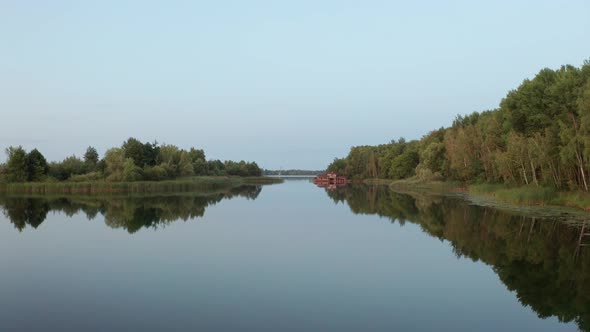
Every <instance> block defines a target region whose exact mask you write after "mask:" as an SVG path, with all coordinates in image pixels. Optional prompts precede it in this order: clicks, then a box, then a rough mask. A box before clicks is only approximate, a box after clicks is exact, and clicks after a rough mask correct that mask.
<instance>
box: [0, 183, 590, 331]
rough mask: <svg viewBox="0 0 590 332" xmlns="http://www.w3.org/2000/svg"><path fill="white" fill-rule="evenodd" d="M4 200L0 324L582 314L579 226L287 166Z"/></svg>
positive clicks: (356, 327) (210, 324)
mask: <svg viewBox="0 0 590 332" xmlns="http://www.w3.org/2000/svg"><path fill="white" fill-rule="evenodd" d="M0 207H1V208H2V209H3V210H4V213H3V214H0V263H1V266H2V269H1V271H2V273H1V281H2V282H1V283H0V331H49V330H55V331H115V330H124V331H131V330H143V331H161V330H163V331H173V330H189V331H195V330H212V331H221V330H247V331H391V330H400V331H403V330H408V331H439V330H444V331H475V330H477V331H498V330H504V331H529V330H530V331H576V330H578V329H583V330H584V329H585V330H588V329H589V326H590V262H589V261H590V252H589V253H586V252H584V251H583V250H582V251H580V252H579V254H578V256H577V257H574V252H575V250H576V245H575V241H574V239H576V237H577V232H576V231H577V229H575V228H574V227H571V226H567V225H565V224H562V223H559V222H555V221H551V220H534V219H532V218H525V217H520V216H513V215H509V214H506V213H503V212H500V211H497V210H494V209H491V208H482V207H476V206H471V205H468V204H467V203H465V202H464V201H461V200H458V199H453V198H445V197H435V196H428V195H415V194H414V195H402V194H396V193H393V192H391V191H388V190H386V189H385V188H381V187H374V188H366V187H362V188H361V187H355V188H344V189H339V190H335V191H329V192H328V191H326V190H324V189H320V188H317V187H315V186H314V185H313V184H311V183H310V182H309V181H308V180H298V181H295V180H290V181H286V182H285V183H284V184H280V185H272V186H264V187H252V186H251V187H245V188H241V189H236V190H232V191H231V192H227V193H213V194H206V195H205V194H202V195H177V196H168V197H157V196H156V197H154V196H145V197H111V198H89V197H81V198H53V197H52V198H7V197H0ZM588 249H589V250H590V248H588Z"/></svg>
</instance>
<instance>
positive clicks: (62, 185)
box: [0, 176, 282, 194]
mask: <svg viewBox="0 0 590 332" xmlns="http://www.w3.org/2000/svg"><path fill="white" fill-rule="evenodd" d="M280 182H282V180H281V179H279V178H271V177H226V176H222V177H190V178H182V179H177V180H169V181H136V182H107V181H94V182H23V183H0V193H4V194H95V193H154V192H170V193H171V192H188V191H199V190H217V189H223V188H231V187H237V186H241V185H248V184H272V183H280Z"/></svg>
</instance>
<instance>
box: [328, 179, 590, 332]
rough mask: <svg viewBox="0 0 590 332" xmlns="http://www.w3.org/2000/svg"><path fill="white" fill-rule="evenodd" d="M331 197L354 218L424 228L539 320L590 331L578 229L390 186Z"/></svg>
mask: <svg viewBox="0 0 590 332" xmlns="http://www.w3.org/2000/svg"><path fill="white" fill-rule="evenodd" d="M326 192H327V194H328V195H329V196H330V197H331V198H332V199H333V200H334V202H336V203H338V202H345V203H346V204H348V206H349V207H350V209H351V210H352V212H354V213H355V214H376V215H379V216H382V217H387V218H388V219H389V220H391V222H392V223H395V222H397V223H399V224H401V225H404V223H407V222H409V223H414V224H417V225H419V226H420V227H421V229H422V230H423V231H424V232H425V233H427V234H429V235H430V236H433V237H436V238H438V239H441V240H447V241H449V243H450V245H451V246H452V248H453V251H454V253H455V254H456V255H457V257H467V258H469V259H471V260H473V261H481V262H484V263H485V264H488V265H490V266H492V267H493V269H494V271H495V272H496V273H497V274H498V276H499V278H500V280H501V281H502V282H503V283H504V284H505V285H506V287H507V288H508V289H509V290H510V291H514V292H515V294H516V296H517V298H518V300H519V301H520V303H521V304H522V305H524V306H530V307H531V308H532V309H533V310H534V311H535V312H536V313H537V314H538V316H539V317H541V318H546V317H550V316H556V317H558V318H559V320H560V321H562V322H571V321H575V322H576V323H577V324H578V327H579V328H580V329H581V330H584V331H590V252H588V250H590V247H587V248H582V249H581V250H580V251H579V253H578V254H577V255H575V253H576V252H577V249H578V237H579V232H580V230H579V228H578V227H575V226H572V225H570V224H566V223H563V222H559V221H556V220H540V219H539V218H533V217H527V216H519V215H514V214H509V213H507V212H503V211H500V210H498V209H494V208H491V207H481V206H475V205H470V204H468V203H467V202H466V201H464V200H461V199H458V198H453V197H446V196H442V195H429V194H424V193H411V194H401V193H396V192H393V191H391V190H389V189H388V188H387V187H384V186H377V187H366V186H352V187H346V188H340V189H337V190H326Z"/></svg>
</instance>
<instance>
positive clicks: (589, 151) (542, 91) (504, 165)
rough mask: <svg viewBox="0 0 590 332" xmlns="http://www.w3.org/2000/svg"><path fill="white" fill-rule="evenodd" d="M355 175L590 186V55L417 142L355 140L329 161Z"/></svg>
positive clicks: (545, 71) (332, 168) (544, 73)
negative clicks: (345, 152)
mask: <svg viewBox="0 0 590 332" xmlns="http://www.w3.org/2000/svg"><path fill="white" fill-rule="evenodd" d="M328 170H329V171H335V172H338V173H341V174H344V175H346V176H349V177H352V178H361V179H362V178H387V179H407V178H414V177H415V178H418V179H420V180H425V181H431V180H459V181H464V182H469V183H473V182H488V183H506V184H513V185H529V184H530V185H535V186H542V185H543V186H552V187H555V188H558V189H564V190H578V189H581V190H584V191H588V188H589V186H590V61H585V62H584V64H583V65H582V66H580V67H575V66H571V65H565V66H562V67H561V68H559V69H557V70H552V69H548V68H545V69H543V70H541V71H540V72H539V73H538V74H537V75H536V76H535V77H534V78H533V79H526V80H524V81H523V82H522V84H521V85H520V86H519V87H518V88H517V89H515V90H512V91H510V92H509V93H508V94H507V95H506V97H504V98H503V99H502V101H501V102H500V105H499V107H498V108H496V109H494V110H488V111H484V112H480V113H478V112H474V113H472V114H470V115H466V116H457V117H456V119H455V120H454V121H453V124H452V125H451V126H450V127H448V128H440V129H436V130H433V131H431V132H429V133H428V134H427V135H425V136H423V137H422V138H421V139H418V140H411V141H406V140H405V139H403V138H400V139H398V140H393V141H391V142H390V143H388V144H382V145H378V146H356V147H353V148H351V150H350V152H349V154H348V156H346V157H345V158H341V159H339V158H337V159H335V160H334V161H333V162H332V163H331V164H330V165H329V167H328Z"/></svg>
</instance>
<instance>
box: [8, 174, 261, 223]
mask: <svg viewBox="0 0 590 332" xmlns="http://www.w3.org/2000/svg"><path fill="white" fill-rule="evenodd" d="M261 191H262V187H261V186H255V185H246V186H241V187H237V188H232V189H230V190H228V191H224V192H212V193H200V194H182V195H173V196H152V195H150V196H143V195H140V196H102V197H96V196H68V197H51V196H37V197H31V196H28V197H27V196H0V208H2V210H3V211H4V214H5V215H6V217H7V218H8V220H9V221H10V222H11V223H12V224H14V227H15V228H16V229H18V230H19V231H22V230H23V229H24V228H25V227H26V226H27V225H29V226H30V227H32V228H37V227H39V225H41V223H43V221H44V220H45V218H46V217H47V213H48V212H49V211H55V212H62V213H64V214H66V215H67V216H70V217H71V216H73V215H74V214H77V213H79V212H83V213H84V214H86V216H87V218H88V219H94V218H95V217H96V216H97V215H98V214H99V213H100V214H101V215H103V216H104V219H105V224H106V225H108V226H109V227H111V228H122V229H125V230H127V231H128V232H129V233H134V232H137V231H138V230H139V229H141V228H144V227H145V228H158V227H163V226H165V225H168V224H170V223H173V222H175V221H177V220H184V221H187V220H190V219H195V218H199V217H202V216H203V215H204V214H205V208H206V207H207V206H210V205H214V204H216V203H218V202H220V201H222V200H224V199H231V198H233V197H236V196H238V197H245V198H248V199H256V198H257V197H258V195H259V194H260V192H261Z"/></svg>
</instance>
